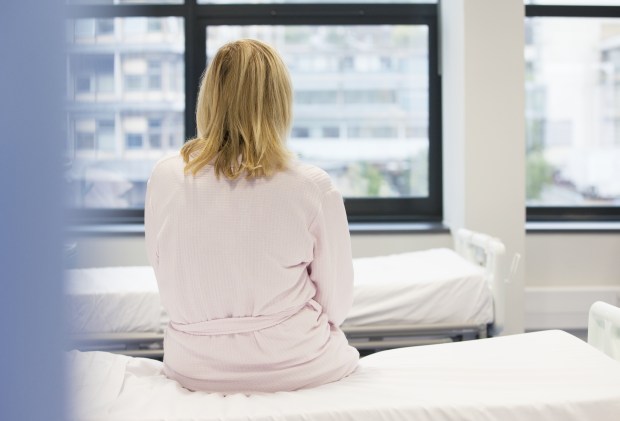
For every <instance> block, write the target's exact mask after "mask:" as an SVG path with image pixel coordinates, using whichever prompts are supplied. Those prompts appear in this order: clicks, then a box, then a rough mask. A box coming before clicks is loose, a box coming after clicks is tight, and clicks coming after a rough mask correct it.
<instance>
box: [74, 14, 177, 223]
mask: <svg viewBox="0 0 620 421" xmlns="http://www.w3.org/2000/svg"><path fill="white" fill-rule="evenodd" d="M96 10H97V8H96V7H94V6H93V13H95V12H96ZM151 20H157V21H161V22H162V25H161V31H160V32H158V33H149V34H147V25H146V22H147V21H146V19H145V18H144V17H125V16H116V17H114V18H108V17H106V18H103V19H101V18H98V17H87V18H82V17H78V18H75V19H70V20H69V21H68V23H67V26H68V33H69V36H68V41H69V43H68V46H67V55H68V66H67V73H68V74H67V77H68V80H70V81H73V82H72V83H71V84H68V86H69V92H68V104H67V110H66V112H67V121H68V126H67V127H68V128H69V130H68V136H69V140H70V142H69V144H71V145H74V155H75V156H74V159H73V160H72V166H71V168H70V169H69V170H68V178H69V180H70V188H71V189H72V191H71V194H70V195H69V197H70V198H71V199H70V200H71V202H70V203H69V205H70V206H71V207H72V208H75V209H80V210H82V213H83V214H85V215H88V212H91V211H92V212H98V211H99V210H101V209H106V210H109V212H111V214H113V215H119V216H123V215H132V212H133V213H134V214H137V215H141V213H142V209H143V208H144V193H145V188H146V181H147V179H148V177H149V175H150V172H151V169H152V167H153V165H154V164H155V162H157V161H158V160H159V159H160V158H162V157H163V156H165V155H166V154H170V153H173V152H174V151H176V150H178V149H179V147H180V145H181V144H182V142H183V140H184V139H185V138H186V134H185V124H184V121H185V120H184V119H185V89H184V77H185V66H184V47H185V40H184V24H183V19H182V18H180V17H152V18H151ZM164 22H165V24H164ZM94 28H96V31H97V33H96V34H95V29H94ZM91 29H92V30H91ZM102 33H105V36H102ZM166 72H167V73H166ZM164 75H165V76H166V77H169V78H171V79H174V80H175V83H174V84H165V83H162V79H163V77H164ZM164 136H165V137H164ZM162 139H166V141H165V142H163V141H162ZM106 212H108V211H106ZM114 212H116V213H114Z"/></svg>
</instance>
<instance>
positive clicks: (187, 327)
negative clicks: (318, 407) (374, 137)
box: [145, 155, 359, 393]
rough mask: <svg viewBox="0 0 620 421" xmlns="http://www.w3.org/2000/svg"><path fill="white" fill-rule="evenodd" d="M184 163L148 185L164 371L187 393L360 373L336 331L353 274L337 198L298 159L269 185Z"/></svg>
mask: <svg viewBox="0 0 620 421" xmlns="http://www.w3.org/2000/svg"><path fill="white" fill-rule="evenodd" d="M183 167H184V162H183V159H182V158H181V156H180V155H176V156H171V157H168V158H165V159H163V160H161V161H160V162H159V163H158V164H157V165H156V166H155V168H154V170H153V173H152V175H151V178H150V180H149V184H148V188H147V195H146V205H145V225H146V228H145V231H146V246H147V252H148V257H149V261H150V262H151V264H152V265H153V268H154V270H155V274H156V277H157V282H158V285H159V291H160V295H161V300H162V304H163V306H164V308H165V309H166V310H167V312H168V314H169V315H170V319H171V322H170V324H169V325H168V328H167V329H166V334H165V340H164V367H165V372H166V375H167V376H168V377H170V378H172V379H175V380H177V381H178V382H179V383H181V385H183V386H184V387H186V388H188V389H191V390H205V391H212V392H225V393H233V392H246V393H248V392H274V391H286V390H296V389H301V388H308V387H313V386H318V385H321V384H324V383H329V382H333V381H336V380H339V379H341V378H343V377H345V376H347V375H348V374H350V373H351V372H353V370H354V369H355V367H356V366H357V361H358V358H359V354H358V352H357V350H356V349H355V348H353V347H351V346H349V344H348V342H347V339H346V337H345V336H344V334H343V333H342V331H341V330H340V328H339V326H340V325H341V324H342V322H343V321H344V319H345V316H346V315H347V312H348V311H349V309H350V308H351V302H352V297H353V267H352V259H351V243H350V237H349V231H348V225H347V219H346V214H345V210H344V204H343V200H342V196H341V195H340V193H339V192H338V191H337V190H336V189H335V188H334V186H333V185H332V183H331V180H330V179H329V176H328V175H327V174H326V173H325V172H324V171H323V170H321V169H318V168H316V167H313V166H310V165H305V164H301V163H299V162H296V161H295V162H293V163H291V165H290V168H289V169H287V170H286V171H281V172H279V173H277V174H276V175H274V176H273V177H271V178H269V179H265V178H260V179H253V180H246V179H245V178H242V179H238V180H235V181H230V180H228V179H226V178H225V177H223V176H222V177H220V180H217V178H216V177H215V174H214V172H213V169H212V167H210V166H207V167H205V168H204V169H203V170H202V171H201V172H200V173H199V174H198V175H197V176H196V177H193V176H191V175H188V176H185V175H184V173H183Z"/></svg>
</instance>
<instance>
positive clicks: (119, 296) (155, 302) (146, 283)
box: [65, 266, 167, 333]
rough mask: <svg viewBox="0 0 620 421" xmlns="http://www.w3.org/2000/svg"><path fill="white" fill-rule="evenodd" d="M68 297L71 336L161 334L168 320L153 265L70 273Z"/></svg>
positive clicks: (66, 284)
mask: <svg viewBox="0 0 620 421" xmlns="http://www.w3.org/2000/svg"><path fill="white" fill-rule="evenodd" d="M65 296H66V303H67V306H68V314H69V329H70V332H71V333H102V332H105V333H119V332H123V333H125V332H160V331H162V323H163V322H164V321H165V320H166V319H167V317H164V318H163V319H162V317H163V314H162V307H161V301H160V299H159V290H158V288H157V281H156V280H155V274H154V273H153V269H152V268H151V267H150V266H142V267H109V268H92V269H72V270H68V271H67V272H66V274H65Z"/></svg>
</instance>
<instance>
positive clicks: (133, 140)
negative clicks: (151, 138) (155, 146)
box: [125, 133, 143, 149]
mask: <svg viewBox="0 0 620 421" xmlns="http://www.w3.org/2000/svg"><path fill="white" fill-rule="evenodd" d="M125 138H126V139H127V141H126V145H127V149H142V144H143V141H142V134H140V133H127V134H126V135H125Z"/></svg>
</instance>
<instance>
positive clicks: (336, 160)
mask: <svg viewBox="0 0 620 421" xmlns="http://www.w3.org/2000/svg"><path fill="white" fill-rule="evenodd" d="M75 1H80V2H81V1H87V0H75ZM173 1H174V2H175V3H177V4H180V5H179V6H173V7H172V6H169V5H167V4H166V3H167V2H164V1H159V0H158V1H157V3H163V4H159V5H157V6H150V5H148V4H146V3H144V2H142V1H140V0H135V2H137V3H140V6H139V7H140V13H141V17H127V16H126V14H127V12H128V10H129V9H127V8H125V7H124V6H122V5H120V4H119V5H118V6H117V4H116V3H117V2H113V3H114V4H111V5H107V6H105V7H95V6H93V7H88V6H86V7H85V6H79V7H75V6H71V5H69V6H68V8H69V9H70V11H72V12H74V13H70V15H73V16H80V18H77V19H71V20H70V21H69V24H70V31H72V36H71V37H68V40H69V45H68V49H67V51H68V54H69V56H70V57H75V56H79V57H83V56H85V55H89V56H92V57H95V56H98V57H103V55H108V57H109V59H107V60H109V61H108V64H107V65H106V66H104V67H105V69H106V70H105V71H104V72H102V71H99V70H98V69H93V68H92V67H93V66H90V67H88V66H87V67H86V70H85V71H82V70H83V69H78V68H75V69H71V68H70V69H69V73H70V76H71V77H72V78H73V79H72V80H73V81H74V82H73V84H71V89H72V90H73V91H74V92H75V93H79V94H80V95H77V96H76V95H73V96H71V95H70V96H69V99H70V105H69V107H68V110H69V111H68V113H69V118H70V119H78V118H82V117H84V116H87V115H91V116H92V115H101V114H105V115H106V117H105V118H100V117H95V118H96V120H97V121H98V123H97V126H96V128H93V129H92V130H93V132H94V133H95V139H94V143H95V145H94V146H95V148H97V150H101V151H105V153H103V154H98V155H97V157H96V159H93V158H92V157H89V156H87V154H84V156H83V157H81V158H80V159H76V161H75V162H74V166H75V170H74V171H71V176H72V177H74V178H75V185H76V188H81V187H80V186H83V185H84V184H85V183H84V182H82V181H84V180H82V179H81V177H86V176H85V175H84V174H89V175H88V177H89V178H88V183H89V185H91V186H92V185H93V184H97V183H98V181H97V179H96V177H99V176H100V177H101V183H102V186H103V185H107V184H109V183H110V182H111V181H110V180H115V181H114V182H115V183H116V184H117V189H116V190H117V191H119V192H120V191H123V193H122V195H121V194H120V193H119V194H118V196H116V197H110V200H109V202H105V198H103V196H101V197H98V198H97V200H96V201H94V200H86V199H83V200H76V203H75V206H76V207H82V208H84V207H86V208H88V207H99V206H100V207H103V208H108V209H109V208H115V207H117V208H119V212H120V213H119V214H123V213H122V212H121V210H122V209H121V208H123V209H126V210H128V211H131V212H133V211H135V212H136V213H135V214H136V215H141V214H139V212H140V210H141V209H143V206H144V196H143V193H144V186H145V184H146V180H147V178H148V176H149V174H150V170H151V168H152V165H154V163H155V162H157V160H159V159H160V158H161V157H162V156H164V155H165V154H168V153H170V152H173V151H177V150H178V148H179V147H180V146H181V145H182V142H183V141H184V140H185V139H189V138H192V137H193V136H194V133H195V109H194V107H195V103H196V96H197V86H198V85H199V82H200V77H201V75H202V73H203V71H204V68H205V65H206V64H208V62H209V60H210V59H211V58H212V57H213V55H214V54H215V51H217V49H218V48H219V47H220V46H221V45H222V44H223V43H225V42H228V41H231V40H233V39H239V38H254V39H261V40H264V41H266V42H268V43H270V44H271V45H273V46H274V47H276V49H278V51H279V52H280V54H281V55H282V57H283V59H284V60H285V62H286V64H287V66H288V68H289V70H290V73H291V77H292V80H293V87H294V90H295V92H294V101H295V108H294V109H295V115H294V121H293V124H292V126H293V128H292V130H291V133H290V141H289V145H290V147H291V149H293V151H294V152H296V153H297V154H298V155H299V156H301V157H302V159H303V160H305V161H306V162H309V163H312V164H315V165H318V166H320V167H322V168H323V169H325V170H326V171H328V173H329V174H330V176H331V177H332V179H333V180H334V182H335V183H336V184H337V186H338V187H339V189H340V190H341V191H342V193H343V195H344V196H345V197H346V199H347V200H346V207H347V212H348V216H349V220H351V221H355V220H425V221H428V220H440V219H441V156H440V154H439V151H440V145H441V138H440V129H439V123H440V118H439V111H440V109H441V102H440V98H439V93H440V86H439V84H440V78H439V72H438V49H437V6H436V4H413V3H412V4H404V3H389V4H388V3H385V4H384V5H382V6H381V8H380V9H379V8H376V7H373V6H370V5H369V6H368V8H366V7H363V8H364V13H363V15H359V11H360V6H359V5H358V4H346V3H342V4H321V5H318V4H305V3H304V4H302V3H297V2H288V1H287V4H286V5H281V4H273V5H270V6H269V8H270V10H271V11H274V12H275V15H271V14H268V13H267V14H266V13H264V5H261V4H245V5H244V14H245V15H244V19H243V22H240V21H239V20H238V19H237V18H236V17H235V14H234V13H231V12H232V11H233V9H236V8H237V5H233V4H230V2H228V1H223V0H222V1H220V0H210V1H208V2H204V3H203V2H202V1H198V3H197V4H190V3H191V2H182V1H178V0H173ZM129 2H133V0H129ZM120 3H127V1H122V2H120ZM213 3H219V4H213ZM73 9H75V10H73ZM280 9H282V12H284V11H286V13H280ZM89 10H92V16H88V13H89V12H88V11H89ZM168 11H169V12H170V16H169V17H166V16H163V15H165V14H166V13H168ZM100 12H101V13H102V14H101V15H99V16H98V13H100ZM173 15H175V16H176V17H172V16H173ZM353 15H355V16H356V18H355V19H353V18H352V16H353ZM273 16H277V17H278V18H277V19H276V20H274V18H273ZM274 23H276V25H274ZM186 27H187V28H191V37H192V38H191V39H185V28H186ZM188 33H190V32H188ZM69 61H71V60H69ZM70 67H71V66H70ZM78 67H79V66H78ZM94 67H98V68H101V66H99V64H97V66H94ZM78 70H79V71H78ZM186 76H187V77H188V78H189V79H188V80H185V77H186ZM108 113H112V118H109V117H107V116H108ZM104 120H106V121H108V122H107V123H106V122H104ZM114 122H116V125H114V124H113V123H114ZM412 125H413V126H415V127H416V136H411V133H412V132H411V130H409V129H408V127H410V126H412ZM356 127H357V128H356ZM86 143H87V142H86V141H85V142H84V144H86ZM104 146H105V147H104ZM91 169H92V171H90V170H91ZM106 183H107V184H106ZM108 190H110V191H111V189H108ZM100 191H107V190H106V188H103V187H102V188H101V189H100ZM88 194H90V193H89V192H88V191H84V192H77V193H76V194H74V195H72V197H78V198H79V197H83V198H85V197H86V196H87V195H88ZM104 202H105V203H104ZM102 203H104V204H102ZM94 204H96V205H97V206H95V205H94ZM131 212H129V214H131ZM123 215H124V214H123Z"/></svg>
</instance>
